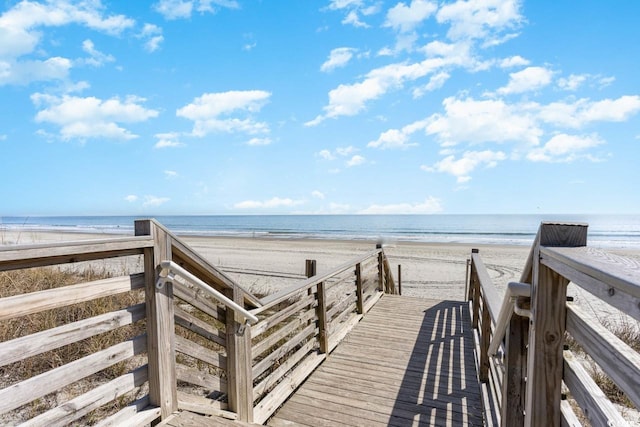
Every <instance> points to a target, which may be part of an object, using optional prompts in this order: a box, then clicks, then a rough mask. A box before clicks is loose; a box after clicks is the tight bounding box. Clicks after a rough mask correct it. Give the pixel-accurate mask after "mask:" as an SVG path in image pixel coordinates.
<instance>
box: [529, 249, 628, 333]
mask: <svg viewBox="0 0 640 427" xmlns="http://www.w3.org/2000/svg"><path fill="white" fill-rule="evenodd" d="M573 251H575V252H573ZM591 256H593V258H590V257H591ZM607 261H611V263H610V264H608V263H607ZM625 261H627V264H628V265H625V264H624V263H625ZM541 262H542V263H543V264H544V265H546V266H548V267H549V268H551V269H553V270H554V271H556V272H558V273H559V274H560V275H562V276H564V277H566V278H567V279H568V280H570V281H571V282H573V283H575V284H576V285H578V286H580V287H581V288H583V289H584V290H586V291H588V292H590V293H591V294H593V295H595V296H596V297H598V298H599V299H601V300H602V301H605V302H606V303H608V304H610V305H612V306H614V307H616V308H617V309H619V310H620V311H622V312H623V313H625V314H627V315H629V316H631V317H633V318H635V319H636V320H639V321H640V273H636V272H635V271H634V269H638V268H639V267H637V265H636V264H638V262H637V261H634V260H633V259H629V258H624V257H618V256H615V255H612V254H608V253H606V252H602V251H598V250H594V249H592V248H571V249H570V248H543V249H542V259H541ZM590 262H593V263H594V264H595V265H596V267H593V266H592V265H589V264H580V263H590ZM627 267H629V272H627V270H625V268H627ZM616 268H617V269H619V270H616ZM616 275H617V276H616ZM618 276H619V277H618Z"/></svg>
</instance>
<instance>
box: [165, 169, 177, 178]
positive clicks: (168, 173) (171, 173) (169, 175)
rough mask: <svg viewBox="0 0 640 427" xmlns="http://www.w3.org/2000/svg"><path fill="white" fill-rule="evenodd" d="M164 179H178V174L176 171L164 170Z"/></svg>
mask: <svg viewBox="0 0 640 427" xmlns="http://www.w3.org/2000/svg"><path fill="white" fill-rule="evenodd" d="M164 177H165V178H166V179H174V178H177V177H178V172H176V171H172V170H166V171H164Z"/></svg>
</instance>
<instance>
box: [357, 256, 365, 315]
mask: <svg viewBox="0 0 640 427" xmlns="http://www.w3.org/2000/svg"><path fill="white" fill-rule="evenodd" d="M361 270H362V264H361V263H358V264H356V301H357V307H358V314H363V313H364V299H363V296H362V271H361Z"/></svg>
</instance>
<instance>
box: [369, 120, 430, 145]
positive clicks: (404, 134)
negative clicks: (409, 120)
mask: <svg viewBox="0 0 640 427" xmlns="http://www.w3.org/2000/svg"><path fill="white" fill-rule="evenodd" d="M412 130H413V128H412V127H411V125H409V126H405V127H404V128H402V129H389V130H387V131H385V132H382V133H381V134H380V136H379V137H378V139H377V140H375V141H371V142H369V143H368V144H367V147H369V148H380V149H383V150H385V149H397V148H400V149H406V148H409V147H413V146H416V145H418V144H417V143H411V142H409V136H410V135H411V134H412V133H414V132H415V131H412Z"/></svg>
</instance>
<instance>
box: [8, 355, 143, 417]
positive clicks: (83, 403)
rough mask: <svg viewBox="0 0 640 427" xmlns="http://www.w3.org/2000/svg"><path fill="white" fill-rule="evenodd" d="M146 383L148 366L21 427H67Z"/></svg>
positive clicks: (58, 407)
mask: <svg viewBox="0 0 640 427" xmlns="http://www.w3.org/2000/svg"><path fill="white" fill-rule="evenodd" d="M146 381H147V365H144V366H141V367H140V368H138V369H136V370H135V371H133V372H130V373H128V374H125V375H122V376H120V377H118V378H116V379H114V380H112V381H109V382H108V383H106V384H103V385H101V386H99V387H96V388H94V389H92V390H91V391H89V392H87V393H85V394H83V395H81V396H78V397H76V398H74V399H71V400H69V401H68V402H65V403H63V404H62V405H59V406H57V407H55V408H53V409H51V410H49V411H47V412H45V413H43V414H40V415H38V416H37V417H34V418H31V419H30V420H29V421H27V422H25V423H23V424H21V425H22V426H23V427H35V426H47V427H54V426H61V427H62V426H67V425H69V424H71V423H72V422H73V421H75V420H77V419H79V418H82V417H83V416H85V415H86V414H88V413H89V412H91V411H93V410H94V409H97V408H99V407H100V406H102V405H105V404H107V403H109V402H111V401H113V400H114V399H117V398H118V397H120V396H122V395H124V394H126V393H128V392H130V391H132V390H134V389H135V388H136V387H140V386H142V385H143V384H144V383H145V382H146Z"/></svg>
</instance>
